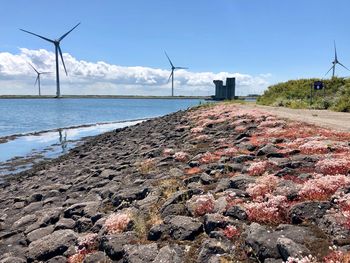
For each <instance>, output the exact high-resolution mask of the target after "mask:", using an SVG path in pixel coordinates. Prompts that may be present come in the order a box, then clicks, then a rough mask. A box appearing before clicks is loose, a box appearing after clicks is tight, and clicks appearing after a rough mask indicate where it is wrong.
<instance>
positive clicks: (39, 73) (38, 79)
mask: <svg viewBox="0 0 350 263" xmlns="http://www.w3.org/2000/svg"><path fill="white" fill-rule="evenodd" d="M28 64H29V66H31V67H32V69H34V71H35V72H36V74H38V76H37V77H36V80H35V83H34V86H35V85H36V83H37V82H38V87H39V96H41V90H40V75H41V74H49V73H51V72H39V71H38V70H37V69H36V68H34V66H33V65H32V64H30V63H28Z"/></svg>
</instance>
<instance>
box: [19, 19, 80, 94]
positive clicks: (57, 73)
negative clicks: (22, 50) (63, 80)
mask: <svg viewBox="0 0 350 263" xmlns="http://www.w3.org/2000/svg"><path fill="white" fill-rule="evenodd" d="M79 25H80V23H78V24H77V25H76V26H75V27H73V28H72V29H71V30H69V31H68V32H67V33H65V34H64V35H62V36H61V37H60V38H58V39H54V40H52V39H49V38H46V37H43V36H40V35H37V34H34V33H32V32H29V31H27V30H24V29H20V30H22V31H23V32H26V33H28V34H31V35H34V36H37V37H40V38H42V39H44V40H46V41H48V42H50V43H52V44H54V45H55V53H56V86H57V90H56V97H57V98H59V97H61V90H60V74H59V68H58V62H59V61H58V60H59V59H58V52H59V53H60V56H61V60H62V64H63V67H64V71H65V72H66V75H68V73H67V69H66V65H65V64H64V60H63V56H62V50H61V47H60V42H61V41H62V40H63V39H64V38H65V37H66V36H67V35H68V34H69V33H70V32H72V31H73V30H74V29H75V28H76V27H77V26H79Z"/></svg>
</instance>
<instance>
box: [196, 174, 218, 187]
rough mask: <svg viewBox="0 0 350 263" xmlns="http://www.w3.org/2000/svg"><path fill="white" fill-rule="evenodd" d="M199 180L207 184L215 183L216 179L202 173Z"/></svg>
mask: <svg viewBox="0 0 350 263" xmlns="http://www.w3.org/2000/svg"><path fill="white" fill-rule="evenodd" d="M200 181H201V183H202V184H204V185H209V184H212V183H215V181H216V179H215V178H213V177H212V176H210V175H209V174H206V173H204V174H202V175H201V177H200Z"/></svg>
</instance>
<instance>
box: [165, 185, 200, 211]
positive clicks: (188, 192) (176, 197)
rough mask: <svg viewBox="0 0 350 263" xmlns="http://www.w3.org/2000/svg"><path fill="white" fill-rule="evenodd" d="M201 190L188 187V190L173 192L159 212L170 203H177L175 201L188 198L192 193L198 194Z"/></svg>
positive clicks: (178, 201) (179, 201) (182, 200)
mask: <svg viewBox="0 0 350 263" xmlns="http://www.w3.org/2000/svg"><path fill="white" fill-rule="evenodd" d="M201 192H202V191H200V190H198V189H189V190H183V191H178V192H175V193H174V194H173V195H172V196H171V197H170V198H169V199H168V200H167V201H166V202H165V203H164V204H163V206H162V208H161V210H160V211H161V212H163V211H164V209H165V208H166V207H167V206H169V205H172V204H177V203H181V202H184V201H187V200H188V199H190V198H191V197H192V196H193V195H195V194H200V193H201Z"/></svg>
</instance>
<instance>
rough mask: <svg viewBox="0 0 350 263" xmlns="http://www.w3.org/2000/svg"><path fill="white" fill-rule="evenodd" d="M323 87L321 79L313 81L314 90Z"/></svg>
mask: <svg viewBox="0 0 350 263" xmlns="http://www.w3.org/2000/svg"><path fill="white" fill-rule="evenodd" d="M323 88H324V84H323V82H322V81H315V82H314V90H322V89H323Z"/></svg>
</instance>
